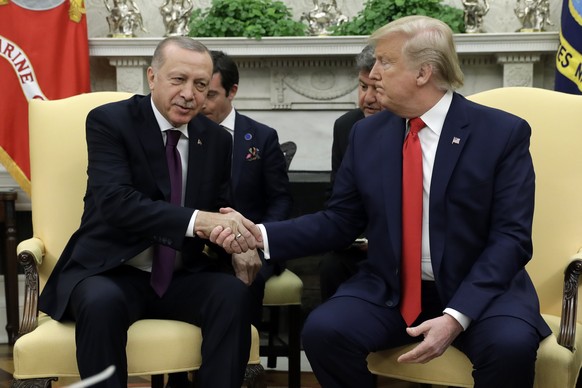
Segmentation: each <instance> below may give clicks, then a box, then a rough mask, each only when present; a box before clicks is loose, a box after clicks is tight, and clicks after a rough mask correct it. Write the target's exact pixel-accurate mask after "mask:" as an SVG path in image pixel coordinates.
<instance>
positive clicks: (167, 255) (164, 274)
mask: <svg viewBox="0 0 582 388" xmlns="http://www.w3.org/2000/svg"><path fill="white" fill-rule="evenodd" d="M180 135H181V132H180V131H176V130H168V131H166V159H167V161H168V170H169V173H170V185H171V189H170V203H172V204H175V205H181V204H182V161H181V159H180V152H179V151H178V148H177V147H176V146H177V145H178V140H180ZM175 260H176V251H175V250H174V249H172V248H170V247H168V246H166V245H156V247H155V249H154V262H153V264H152V275H151V280H150V283H151V285H152V287H153V289H154V290H155V291H156V294H158V295H159V296H160V297H161V296H163V295H164V293H165V292H166V290H167V289H168V286H169V285H170V282H171V281H172V274H173V273H174V264H175Z"/></svg>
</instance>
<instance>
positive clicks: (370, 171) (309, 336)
mask: <svg viewBox="0 0 582 388" xmlns="http://www.w3.org/2000/svg"><path fill="white" fill-rule="evenodd" d="M370 41H371V42H372V43H373V44H374V45H375V57H376V63H375V65H374V68H373V69H372V72H371V74H370V77H371V78H372V79H375V80H376V87H377V93H378V98H379V99H380V102H381V104H382V106H383V107H384V108H386V111H383V112H379V113H377V114H375V115H373V116H371V117H369V118H366V119H364V120H361V121H359V122H358V123H356V125H355V127H354V129H353V131H352V134H351V136H350V145H349V146H348V150H347V152H346V156H345V159H344V161H343V163H342V166H341V167H340V169H339V171H338V174H337V177H336V181H335V186H334V191H333V194H332V198H331V199H330V201H329V203H328V207H327V209H326V210H323V211H321V212H319V213H316V214H312V215H306V216H303V217H300V218H296V219H293V220H288V221H282V222H276V223H266V224H264V225H258V228H257V229H259V230H262V233H257V230H256V229H254V233H255V235H256V236H257V238H259V236H261V235H262V238H263V243H262V244H261V245H262V246H263V247H264V249H265V257H266V258H267V259H269V258H270V259H275V260H285V259H290V258H294V257H301V256H305V255H307V254H313V253H315V252H316V251H326V250H329V249H334V248H335V249H337V248H339V247H341V246H343V245H347V244H349V243H350V242H351V241H353V239H354V238H355V237H356V236H358V235H359V234H360V233H361V232H362V231H363V230H364V228H366V227H367V229H366V235H367V237H368V240H369V245H368V259H367V260H366V261H365V262H364V263H363V264H362V265H361V266H360V268H359V270H358V272H357V274H356V275H354V276H353V277H351V278H350V279H349V280H348V281H347V282H345V283H344V284H343V285H342V286H340V288H339V290H338V291H337V293H336V294H335V295H334V296H333V297H332V298H331V299H329V300H328V301H327V302H325V303H323V304H322V305H320V306H318V307H317V308H316V309H315V310H314V311H313V312H312V313H311V314H310V316H309V317H308V318H307V321H306V322H305V325H304V329H303V337H302V338H303V346H304V349H305V352H306V354H307V357H308V359H309V361H310V363H311V366H312V367H313V370H314V372H315V374H316V376H317V378H318V380H319V381H320V383H321V384H322V386H323V387H373V386H374V379H373V376H372V375H371V374H370V372H369V371H368V369H367V364H366V357H367V355H368V354H369V353H370V352H372V351H377V350H380V349H386V348H392V347H396V346H399V345H404V344H407V343H414V342H419V344H418V345H417V346H416V347H415V348H414V349H413V350H411V351H410V352H408V353H406V354H403V355H401V356H400V358H399V361H400V362H413V363H424V362H427V361H429V360H431V359H433V358H435V357H438V356H440V355H441V354H442V353H443V352H444V351H445V350H446V349H447V347H448V346H450V345H453V346H455V347H457V348H459V349H460V350H461V351H462V352H464V353H465V354H466V355H467V356H468V358H469V359H470V360H471V362H472V363H473V367H474V370H473V378H474V381H475V387H512V388H515V387H532V386H533V383H534V375H535V361H536V353H537V349H538V346H539V342H540V341H541V339H542V338H544V337H546V336H547V335H549V334H550V329H549V327H548V326H547V324H546V323H545V321H544V320H543V318H542V317H541V315H540V312H539V301H538V297H537V295H536V291H535V289H534V287H533V284H532V282H531V280H530V278H529V276H528V274H527V272H526V270H525V265H526V264H527V262H528V261H529V260H530V259H531V256H532V240H531V228H532V218H533V211H534V191H535V174H534V169H533V164H532V160H531V156H530V153H529V143H530V135H531V128H530V126H529V125H528V123H527V122H526V121H524V120H523V119H521V118H519V117H516V116H514V115H511V114H509V113H507V112H503V111H500V110H496V109H492V108H489V107H485V106H482V105H479V104H476V103H473V102H470V101H468V100H467V99H465V98H464V97H462V96H461V95H459V94H457V93H455V92H454V89H456V88H457V87H459V86H461V85H462V82H463V74H462V72H461V70H460V66H459V62H458V58H457V54H456V52H455V48H454V47H455V46H454V42H453V34H452V31H451V29H450V28H449V27H448V26H447V25H446V24H445V23H443V22H441V21H439V20H436V19H433V18H429V17H426V16H409V17H404V18H400V19H397V20H395V21H393V22H390V23H388V24H387V25H385V26H384V27H382V28H380V29H379V30H377V31H376V32H375V33H373V34H372V35H371V37H370ZM417 118H420V119H421V120H422V121H423V122H420V121H419V120H417ZM409 122H410V123H413V124H412V125H411V126H410V130H409V131H408V133H407V126H408V124H409ZM404 146H406V147H404ZM410 148H412V150H414V151H420V153H418V154H416V152H415V154H416V156H418V157H419V160H418V161H417V162H415V163H411V162H409V159H408V154H409V151H410ZM405 158H406V159H405ZM418 168H420V169H421V171H420V174H419V175H417V176H415V178H417V179H418V180H419V182H418V183H419V185H420V187H419V188H418V189H419V190H418V194H417V195H418V197H419V198H417V199H420V203H418V204H414V206H408V205H409V202H410V200H411V199H413V197H414V196H413V195H410V194H409V193H408V190H409V189H411V188H412V186H410V185H408V184H407V183H408V181H406V182H403V177H406V178H407V179H408V178H410V176H409V174H408V172H409V170H411V169H418ZM416 171H417V172H418V170H416ZM405 183H406V184H405ZM403 189H406V193H405V194H403ZM411 211H412V212H411ZM413 213H415V214H413ZM410 221H414V225H409V223H410ZM249 227H251V226H250V225H249ZM405 228H406V229H405ZM414 228H417V230H414ZM405 230H406V232H405ZM210 238H211V240H212V241H215V242H217V243H223V242H224V243H226V244H227V245H228V244H229V243H230V242H231V241H232V240H233V237H232V236H231V233H230V232H229V231H222V228H216V229H215V230H214V231H213V232H212V234H211V235H210ZM411 238H413V239H416V240H417V245H415V247H412V246H409V240H410V239H411ZM223 240H224V241H223ZM408 253H411V255H408ZM409 259H413V260H409ZM409 264H410V265H412V266H416V268H415V269H416V271H417V272H416V275H415V276H412V275H413V274H414V270H412V268H411V267H410V266H409ZM409 271H410V272H409ZM421 279H422V281H421ZM414 283H416V285H415V286H411V287H409V285H411V284H414ZM409 302H410V303H409ZM346 312H348V313H346Z"/></svg>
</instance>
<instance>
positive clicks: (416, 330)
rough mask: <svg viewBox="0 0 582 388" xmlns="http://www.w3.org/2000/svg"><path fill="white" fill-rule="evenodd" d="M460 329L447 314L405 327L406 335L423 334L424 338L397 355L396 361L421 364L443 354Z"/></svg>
mask: <svg viewBox="0 0 582 388" xmlns="http://www.w3.org/2000/svg"><path fill="white" fill-rule="evenodd" d="M462 331H463V327H462V326H461V324H460V323H459V322H458V321H457V320H456V319H455V318H453V317H452V316H450V315H448V314H443V315H442V316H440V317H438V318H434V319H429V320H428V321H425V322H423V323H421V324H420V325H418V326H415V327H409V328H407V329H406V332H407V333H408V335H410V336H412V337H418V336H419V335H423V336H424V339H423V341H422V342H421V343H420V344H418V345H417V346H416V347H415V348H414V349H412V350H411V351H409V352H407V353H405V354H403V355H401V356H400V357H398V362H405V363H422V364H424V363H426V362H429V361H430V360H432V359H433V358H436V357H439V356H440V355H441V354H443V353H444V352H445V350H447V348H448V347H449V346H450V345H451V343H453V341H454V340H455V338H457V336H458V335H459V334H460V333H461V332H462Z"/></svg>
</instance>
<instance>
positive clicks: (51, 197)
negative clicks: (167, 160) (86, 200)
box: [29, 92, 132, 289]
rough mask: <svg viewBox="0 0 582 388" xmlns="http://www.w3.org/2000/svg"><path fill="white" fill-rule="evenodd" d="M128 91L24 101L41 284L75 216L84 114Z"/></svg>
mask: <svg viewBox="0 0 582 388" xmlns="http://www.w3.org/2000/svg"><path fill="white" fill-rule="evenodd" d="M131 95H132V94H130V93H123V92H96V93H88V94H80V95H77V96H73V97H69V98H65V99H61V100H52V101H42V100H31V101H30V104H29V138H30V140H29V142H30V170H31V204H32V227H33V234H34V237H38V238H40V239H41V240H42V241H43V242H44V246H45V255H44V261H43V265H42V266H41V267H40V273H39V281H40V288H41V289H42V287H44V284H45V282H46V279H47V278H48V276H49V275H50V272H51V271H52V269H53V268H54V265H55V263H56V261H57V259H58V258H59V256H60V255H61V252H62V251H63V249H64V247H65V244H66V243H67V241H68V240H69V238H70V237H71V235H72V234H73V232H75V230H76V229H77V228H78V226H79V223H80V220H81V214H82V211H83V196H84V194H85V189H86V184H87V145H86V141H85V119H86V117H87V114H88V113H89V111H90V110H91V109H93V108H94V107H96V106H99V105H103V104H105V103H108V102H113V101H118V100H122V99H126V98H129V97H130V96H131Z"/></svg>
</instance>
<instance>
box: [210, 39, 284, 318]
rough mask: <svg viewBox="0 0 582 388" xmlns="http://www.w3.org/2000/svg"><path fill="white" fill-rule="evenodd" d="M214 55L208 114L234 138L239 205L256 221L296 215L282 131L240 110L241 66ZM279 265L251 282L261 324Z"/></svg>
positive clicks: (234, 191) (234, 189)
mask: <svg viewBox="0 0 582 388" xmlns="http://www.w3.org/2000/svg"><path fill="white" fill-rule="evenodd" d="M211 55H212V61H213V63H214V73H213V75H212V80H211V81H210V87H209V90H208V97H207V99H206V102H205V104H204V106H203V108H202V113H204V114H205V115H206V117H208V118H209V119H211V120H212V121H214V122H215V123H218V124H220V125H221V126H222V127H223V128H226V130H227V131H228V132H230V134H231V135H232V136H233V150H232V175H231V180H230V182H231V194H232V203H233V206H234V208H235V209H236V210H237V211H238V212H240V213H241V214H243V215H244V216H245V217H246V218H248V219H249V220H251V221H253V222H254V223H259V222H270V221H280V220H285V219H287V218H289V216H290V215H291V207H292V204H293V203H292V198H291V194H290V193H289V177H288V175H287V164H286V162H285V156H284V155H283V151H281V146H280V144H279V136H278V135H277V131H276V130H275V129H273V128H271V127H269V126H267V125H265V124H262V123H259V122H258V121H256V120H253V119H252V118H250V117H248V116H245V115H243V114H240V113H239V112H238V111H237V110H236V109H235V108H234V106H233V100H234V98H235V97H236V93H237V91H238V84H239V72H238V67H237V65H236V63H235V62H234V60H233V59H232V58H231V57H230V56H228V55H227V54H225V53H224V52H222V51H211ZM279 264H280V263H279ZM279 264H275V263H267V264H264V265H263V266H262V267H261V270H260V271H259V273H258V274H257V277H256V278H255V280H254V282H253V283H252V284H251V286H250V287H251V291H252V293H253V296H254V302H255V303H254V305H253V316H252V322H253V324H255V325H258V324H259V323H260V319H261V310H262V305H263V303H262V302H263V295H264V291H265V282H266V281H267V279H268V278H269V277H271V276H273V275H274V274H277V273H279V271H280V267H279Z"/></svg>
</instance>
